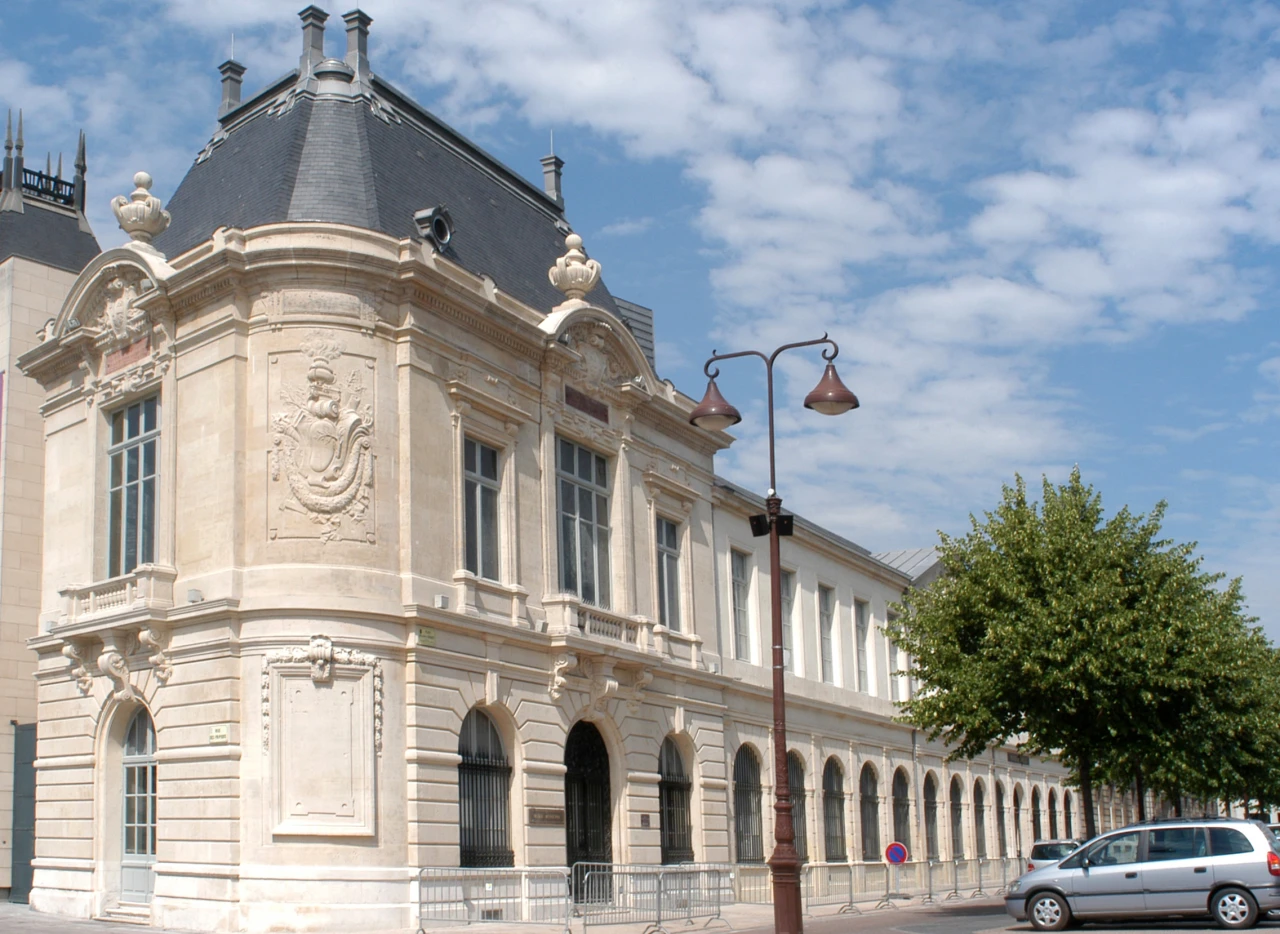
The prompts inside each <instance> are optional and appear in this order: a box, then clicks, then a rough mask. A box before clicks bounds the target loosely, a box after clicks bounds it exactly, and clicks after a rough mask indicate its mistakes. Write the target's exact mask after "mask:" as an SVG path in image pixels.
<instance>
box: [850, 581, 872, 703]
mask: <svg viewBox="0 0 1280 934" xmlns="http://www.w3.org/2000/svg"><path fill="white" fill-rule="evenodd" d="M853 627H854V640H853V641H854V645H855V647H856V648H857V652H858V690H859V691H862V692H863V693H866V692H868V691H870V690H871V683H870V678H869V677H868V672H867V659H868V658H869V657H870V651H871V605H870V604H869V603H867V601H866V600H854V601H853Z"/></svg>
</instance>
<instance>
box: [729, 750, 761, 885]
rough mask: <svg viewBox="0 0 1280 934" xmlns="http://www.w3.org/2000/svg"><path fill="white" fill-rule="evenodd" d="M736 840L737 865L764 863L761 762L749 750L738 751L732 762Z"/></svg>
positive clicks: (734, 833)
mask: <svg viewBox="0 0 1280 934" xmlns="http://www.w3.org/2000/svg"><path fill="white" fill-rule="evenodd" d="M733 840H734V844H735V848H736V849H737V857H738V862H740V863H763V862H764V832H763V829H762V822H761V815H760V760H759V759H758V758H756V754H755V752H754V751H752V749H751V747H750V746H741V747H739V749H738V754H737V755H736V756H734V760H733Z"/></svg>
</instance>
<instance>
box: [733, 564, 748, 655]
mask: <svg viewBox="0 0 1280 934" xmlns="http://www.w3.org/2000/svg"><path fill="white" fill-rule="evenodd" d="M729 563H730V565H731V567H730V577H731V580H732V586H733V594H732V597H733V657H734V658H738V659H741V660H742V661H744V662H749V661H751V622H750V614H749V613H748V603H747V600H748V598H749V597H750V594H751V559H750V557H748V556H747V555H746V554H745V553H744V552H741V551H731V552H729Z"/></svg>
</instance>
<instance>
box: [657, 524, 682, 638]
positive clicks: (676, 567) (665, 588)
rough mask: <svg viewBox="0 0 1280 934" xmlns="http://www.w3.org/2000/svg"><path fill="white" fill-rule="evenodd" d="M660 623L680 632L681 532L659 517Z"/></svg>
mask: <svg viewBox="0 0 1280 934" xmlns="http://www.w3.org/2000/svg"><path fill="white" fill-rule="evenodd" d="M656 531H657V535H658V555H657V559H658V622H660V623H661V624H662V625H664V626H666V627H667V628H668V629H670V630H673V631H675V632H679V631H680V538H679V533H680V530H679V528H678V527H677V526H676V524H675V523H674V522H672V521H671V520H669V519H664V518H662V517H661V516H659V517H658V527H657V530H656Z"/></svg>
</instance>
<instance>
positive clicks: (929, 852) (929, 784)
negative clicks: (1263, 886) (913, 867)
mask: <svg viewBox="0 0 1280 934" xmlns="http://www.w3.org/2000/svg"><path fill="white" fill-rule="evenodd" d="M924 854H925V859H937V858H938V780H937V779H936V778H934V777H933V773H932V772H930V773H929V774H928V775H926V776H925V777H924Z"/></svg>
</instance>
